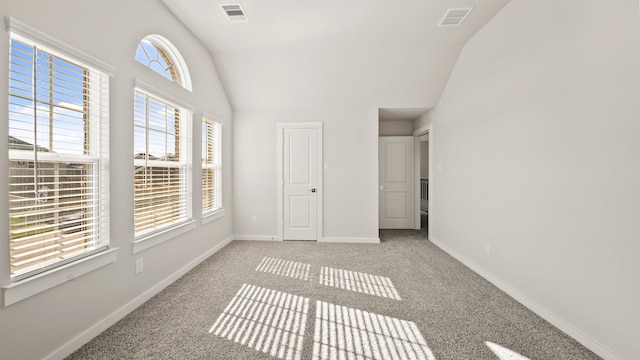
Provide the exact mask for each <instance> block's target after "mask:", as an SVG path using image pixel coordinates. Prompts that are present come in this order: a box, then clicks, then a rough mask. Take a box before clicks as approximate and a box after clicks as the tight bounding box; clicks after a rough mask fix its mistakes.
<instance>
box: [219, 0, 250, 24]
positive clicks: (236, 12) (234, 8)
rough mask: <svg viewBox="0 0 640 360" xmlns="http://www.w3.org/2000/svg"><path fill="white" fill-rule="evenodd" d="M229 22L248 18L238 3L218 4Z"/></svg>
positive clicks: (247, 19)
mask: <svg viewBox="0 0 640 360" xmlns="http://www.w3.org/2000/svg"><path fill="white" fill-rule="evenodd" d="M220 7H221V8H222V10H223V11H224V13H225V14H227V19H229V22H247V21H249V18H248V17H247V14H246V13H245V12H244V9H243V8H242V5H240V4H220Z"/></svg>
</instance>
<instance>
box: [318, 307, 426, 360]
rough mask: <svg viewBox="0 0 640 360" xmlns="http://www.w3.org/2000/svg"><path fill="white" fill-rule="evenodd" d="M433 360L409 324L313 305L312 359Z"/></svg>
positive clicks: (365, 312) (339, 308)
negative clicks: (314, 307)
mask: <svg viewBox="0 0 640 360" xmlns="http://www.w3.org/2000/svg"><path fill="white" fill-rule="evenodd" d="M339 359H340V360H341V359H381V360H383V359H401V360H405V359H419V360H435V356H434V355H433V352H432V351H431V349H429V347H428V346H427V342H426V341H425V339H424V337H423V336H422V333H421V332H420V330H419V329H418V327H417V325H416V324H415V323H414V322H412V321H406V320H400V319H396V318H392V317H389V316H383V315H379V314H373V313H370V312H367V311H362V310H359V309H352V308H348V307H345V306H340V305H335V304H331V303H327V302H323V301H317V302H316V318H315V331H314V338H313V360H339Z"/></svg>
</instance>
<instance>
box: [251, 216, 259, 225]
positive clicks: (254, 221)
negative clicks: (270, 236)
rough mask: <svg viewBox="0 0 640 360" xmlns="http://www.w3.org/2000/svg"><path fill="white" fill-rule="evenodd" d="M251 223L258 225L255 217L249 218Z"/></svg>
mask: <svg viewBox="0 0 640 360" xmlns="http://www.w3.org/2000/svg"><path fill="white" fill-rule="evenodd" d="M251 222H252V223H253V224H257V223H258V217H257V216H254V217H252V218H251Z"/></svg>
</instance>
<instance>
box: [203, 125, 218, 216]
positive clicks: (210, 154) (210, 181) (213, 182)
mask: <svg viewBox="0 0 640 360" xmlns="http://www.w3.org/2000/svg"><path fill="white" fill-rule="evenodd" d="M221 209H222V124H220V123H219V122H217V121H214V120H210V119H207V118H202V214H203V215H207V214H210V213H213V212H216V211H218V210H221Z"/></svg>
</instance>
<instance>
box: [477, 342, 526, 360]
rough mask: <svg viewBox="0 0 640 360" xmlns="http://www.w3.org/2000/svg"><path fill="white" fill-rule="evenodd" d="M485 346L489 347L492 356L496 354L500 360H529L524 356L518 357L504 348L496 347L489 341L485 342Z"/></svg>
mask: <svg viewBox="0 0 640 360" xmlns="http://www.w3.org/2000/svg"><path fill="white" fill-rule="evenodd" d="M485 344H486V345H487V346H488V347H489V349H491V351H493V353H494V354H496V356H497V357H498V358H499V359H500V360H531V359H529V358H528V357H526V356H524V355H520V354H518V353H517V352H515V351H513V350H511V349H507V348H506V347H504V346H501V345H498V344H496V343H493V342H491V341H485Z"/></svg>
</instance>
